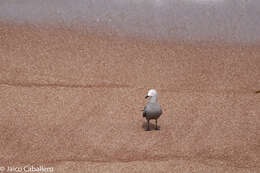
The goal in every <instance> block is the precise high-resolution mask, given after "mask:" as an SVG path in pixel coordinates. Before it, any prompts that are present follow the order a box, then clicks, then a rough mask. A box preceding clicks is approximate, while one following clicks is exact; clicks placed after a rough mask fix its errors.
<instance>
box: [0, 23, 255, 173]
mask: <svg viewBox="0 0 260 173" xmlns="http://www.w3.org/2000/svg"><path fill="white" fill-rule="evenodd" d="M259 57H260V45H257V44H250V45H247V44H243V45H240V44H222V43H212V42H208V43H206V42H193V43H190V44H189V43H186V42H177V41H176V42H166V41H156V40H143V39H138V38H128V37H122V36H116V35H109V34H103V33H95V32H88V31H79V30H76V29H73V28H69V27H63V26H57V27H54V26H42V27H39V26H34V25H30V24H13V23H7V22H1V23H0V64H1V65H0V88H1V92H0V107H1V109H0V134H1V135H0V142H1V144H0V166H3V167H5V168H6V167H7V166H11V167H23V166H25V165H28V164H29V165H33V166H34V167H37V166H43V167H52V168H53V170H54V172H55V173H56V172H57V173H59V172H181V173H186V172H187V173H188V172H198V173H201V172H203V173H207V172H208V173H212V172H219V173H223V172H227V173H233V172H234V173H235V172H236V173H257V172H259V171H260V135H259V134H260V118H259V113H260V107H259V103H260V94H257V93H256V91H257V90H259V88H260V81H259V76H260V68H259V67H260V58H259ZM151 88H154V89H156V90H157V91H158V93H159V100H158V102H159V103H160V104H161V107H162V109H163V115H162V116H161V117H160V119H159V120H158V125H159V126H160V130H159V131H156V130H154V129H153V128H154V124H155V122H151V123H152V124H153V125H152V130H151V131H149V132H147V131H145V128H146V120H145V119H143V117H142V111H141V110H142V109H143V108H144V106H145V104H146V102H147V100H145V99H144V97H145V96H146V94H147V91H148V90H149V89H151Z"/></svg>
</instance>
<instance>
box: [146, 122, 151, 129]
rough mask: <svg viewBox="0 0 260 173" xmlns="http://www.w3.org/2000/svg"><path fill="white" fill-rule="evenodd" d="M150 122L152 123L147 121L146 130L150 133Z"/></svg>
mask: <svg viewBox="0 0 260 173" xmlns="http://www.w3.org/2000/svg"><path fill="white" fill-rule="evenodd" d="M149 121H150V120H147V129H146V131H150V127H149Z"/></svg>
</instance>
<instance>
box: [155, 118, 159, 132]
mask: <svg viewBox="0 0 260 173" xmlns="http://www.w3.org/2000/svg"><path fill="white" fill-rule="evenodd" d="M155 130H159V128H158V127H157V119H155Z"/></svg>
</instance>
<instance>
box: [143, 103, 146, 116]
mask: <svg viewBox="0 0 260 173" xmlns="http://www.w3.org/2000/svg"><path fill="white" fill-rule="evenodd" d="M146 109H147V105H146V106H145V107H144V111H143V117H146Z"/></svg>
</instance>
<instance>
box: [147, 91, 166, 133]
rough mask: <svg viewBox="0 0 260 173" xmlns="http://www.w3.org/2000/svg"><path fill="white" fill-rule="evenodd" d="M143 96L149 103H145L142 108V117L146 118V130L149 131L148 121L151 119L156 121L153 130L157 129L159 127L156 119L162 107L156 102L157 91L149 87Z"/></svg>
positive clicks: (160, 113)
mask: <svg viewBox="0 0 260 173" xmlns="http://www.w3.org/2000/svg"><path fill="white" fill-rule="evenodd" d="M145 98H146V99H147V98H148V99H149V103H147V105H146V106H145V108H144V110H143V117H144V118H146V120H147V129H146V131H150V127H149V121H150V120H151V119H155V123H156V126H155V130H159V128H158V127H157V119H158V118H159V117H160V116H161V115H162V109H161V107H160V105H159V104H158V103H157V100H158V94H157V91H156V90H155V89H150V90H149V91H148V94H147V96H146V97H145Z"/></svg>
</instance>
